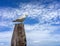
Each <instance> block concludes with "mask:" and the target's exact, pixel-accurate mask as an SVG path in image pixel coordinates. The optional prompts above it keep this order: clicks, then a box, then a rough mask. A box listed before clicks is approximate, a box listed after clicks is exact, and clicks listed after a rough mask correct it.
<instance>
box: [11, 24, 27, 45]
mask: <svg viewBox="0 0 60 46" xmlns="http://www.w3.org/2000/svg"><path fill="white" fill-rule="evenodd" d="M11 46H26V35H25V29H24V24H23V23H20V24H15V27H14V31H13V35H12V40H11Z"/></svg>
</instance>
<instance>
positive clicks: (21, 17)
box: [18, 13, 28, 19]
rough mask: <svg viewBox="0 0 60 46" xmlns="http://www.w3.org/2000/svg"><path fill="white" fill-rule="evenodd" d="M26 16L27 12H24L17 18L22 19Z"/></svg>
mask: <svg viewBox="0 0 60 46" xmlns="http://www.w3.org/2000/svg"><path fill="white" fill-rule="evenodd" d="M27 16H28V14H27V13H24V14H23V15H22V16H20V17H19V18H18V19H23V18H26V17H27Z"/></svg>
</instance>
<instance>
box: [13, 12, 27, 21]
mask: <svg viewBox="0 0 60 46" xmlns="http://www.w3.org/2000/svg"><path fill="white" fill-rule="evenodd" d="M27 16H28V14H26V13H24V14H23V15H22V16H20V17H19V18H18V19H16V20H14V21H13V22H23V21H24V20H25V18H26V17H27Z"/></svg>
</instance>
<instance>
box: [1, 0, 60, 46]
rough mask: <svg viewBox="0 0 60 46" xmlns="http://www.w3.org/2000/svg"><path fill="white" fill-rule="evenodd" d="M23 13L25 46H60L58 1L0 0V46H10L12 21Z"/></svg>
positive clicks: (59, 6) (59, 2)
mask: <svg viewBox="0 0 60 46" xmlns="http://www.w3.org/2000/svg"><path fill="white" fill-rule="evenodd" d="M25 12H28V17H27V18H26V19H25V21H24V25H25V32H26V37H27V46H60V0H0V46H10V43H11V36H12V33H13V29H14V23H13V22H12V21H13V20H15V19H17V18H18V17H19V16H21V15H22V14H23V13H25Z"/></svg>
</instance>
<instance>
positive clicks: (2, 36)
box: [0, 31, 12, 46]
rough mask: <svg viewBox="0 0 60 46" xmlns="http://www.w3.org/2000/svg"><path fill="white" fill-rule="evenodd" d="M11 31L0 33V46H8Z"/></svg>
mask: <svg viewBox="0 0 60 46" xmlns="http://www.w3.org/2000/svg"><path fill="white" fill-rule="evenodd" d="M11 36H12V31H8V32H0V46H8V45H9V46H10V42H11Z"/></svg>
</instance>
